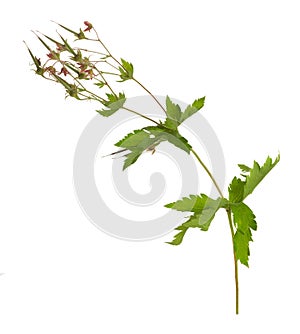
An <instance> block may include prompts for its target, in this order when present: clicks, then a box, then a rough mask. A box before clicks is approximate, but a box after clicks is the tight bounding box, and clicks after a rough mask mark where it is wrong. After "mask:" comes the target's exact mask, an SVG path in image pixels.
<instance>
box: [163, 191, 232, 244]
mask: <svg viewBox="0 0 300 334" xmlns="http://www.w3.org/2000/svg"><path fill="white" fill-rule="evenodd" d="M225 205H227V200H226V199H224V198H220V197H219V198H217V199H212V198H209V197H208V196H206V195H204V194H201V195H190V197H184V198H183V199H182V200H179V201H177V202H174V203H169V204H167V205H165V207H167V208H171V209H173V210H178V211H189V212H194V214H193V215H191V216H190V217H189V219H188V220H187V221H186V222H185V223H183V224H182V225H181V226H180V229H181V230H182V232H181V233H178V234H177V235H175V237H174V240H173V242H171V244H172V245H179V244H180V243H181V242H182V240H183V237H184V235H185V232H186V229H188V228H191V227H192V228H195V227H197V228H200V229H201V230H202V231H207V230H208V229H209V226H210V224H211V222H212V220H213V219H214V217H215V214H216V212H217V211H218V210H219V208H221V207H225ZM177 229H178V228H177ZM183 231H184V232H183ZM179 241H180V242H179Z"/></svg>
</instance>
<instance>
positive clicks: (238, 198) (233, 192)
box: [228, 177, 244, 203]
mask: <svg viewBox="0 0 300 334" xmlns="http://www.w3.org/2000/svg"><path fill="white" fill-rule="evenodd" d="M228 193H229V202H231V203H239V202H242V200H243V199H244V182H243V181H242V180H241V179H238V178H237V177H234V178H233V180H232V181H231V183H230V185H229V188H228Z"/></svg>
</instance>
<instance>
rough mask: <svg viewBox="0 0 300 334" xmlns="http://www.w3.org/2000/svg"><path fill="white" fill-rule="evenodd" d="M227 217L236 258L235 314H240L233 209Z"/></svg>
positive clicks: (229, 210) (228, 210) (228, 212)
mask: <svg viewBox="0 0 300 334" xmlns="http://www.w3.org/2000/svg"><path fill="white" fill-rule="evenodd" d="M226 211H227V217H228V222H229V226H230V232H231V238H232V246H233V258H234V279H235V313H236V314H239V271H238V262H237V259H236V254H235V249H234V229H233V223H232V216H231V209H230V208H228V209H227V210H226Z"/></svg>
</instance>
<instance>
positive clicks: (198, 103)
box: [180, 97, 205, 123]
mask: <svg viewBox="0 0 300 334" xmlns="http://www.w3.org/2000/svg"><path fill="white" fill-rule="evenodd" d="M204 102H205V97H202V98H200V99H198V100H195V101H194V102H193V104H192V105H188V106H187V107H186V109H185V111H184V112H183V114H182V115H181V119H180V123H182V122H184V121H185V120H186V119H188V118H189V117H191V116H192V115H194V114H195V113H196V112H197V111H199V110H200V109H201V108H202V107H203V106H204Z"/></svg>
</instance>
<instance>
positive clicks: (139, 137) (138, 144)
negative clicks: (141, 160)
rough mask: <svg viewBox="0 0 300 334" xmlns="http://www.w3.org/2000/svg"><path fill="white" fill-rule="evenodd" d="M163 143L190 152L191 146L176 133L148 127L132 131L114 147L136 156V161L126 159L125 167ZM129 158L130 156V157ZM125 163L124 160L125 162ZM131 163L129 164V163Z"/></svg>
mask: <svg viewBox="0 0 300 334" xmlns="http://www.w3.org/2000/svg"><path fill="white" fill-rule="evenodd" d="M163 141H168V142H169V143H171V144H173V145H175V146H177V147H178V148H180V149H182V150H184V151H186V152H187V153H189V152H190V150H191V146H190V145H189V143H188V141H187V140H186V139H185V138H184V137H182V136H181V135H180V134H179V133H178V132H177V131H170V130H168V129H165V128H163V127H160V126H148V127H145V128H143V129H139V130H134V131H133V132H132V133H129V134H128V135H126V136H125V137H124V138H123V139H121V140H120V141H118V142H117V143H116V144H115V145H116V146H118V147H122V148H126V149H128V150H130V151H134V152H135V155H136V156H137V158H136V159H132V160H131V159H128V161H127V163H126V167H125V166H124V169H125V168H127V167H129V166H130V165H131V164H132V163H134V162H136V160H137V159H138V157H139V156H140V155H141V154H142V153H143V152H144V151H146V150H149V149H150V148H151V149H153V148H155V147H156V146H157V145H159V144H160V143H162V142H163ZM130 157H131V156H130ZM125 161H126V160H125ZM130 162H131V163H130Z"/></svg>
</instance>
